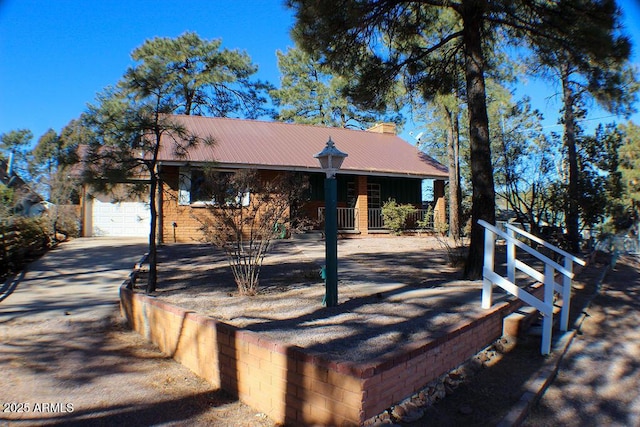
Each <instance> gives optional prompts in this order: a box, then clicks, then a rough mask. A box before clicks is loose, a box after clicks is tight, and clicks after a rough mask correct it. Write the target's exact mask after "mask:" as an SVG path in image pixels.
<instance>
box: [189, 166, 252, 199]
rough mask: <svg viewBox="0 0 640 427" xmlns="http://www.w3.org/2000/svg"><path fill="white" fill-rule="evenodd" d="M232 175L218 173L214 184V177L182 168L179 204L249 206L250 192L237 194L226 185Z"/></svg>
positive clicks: (230, 173) (195, 170) (229, 173)
mask: <svg viewBox="0 0 640 427" xmlns="http://www.w3.org/2000/svg"><path fill="white" fill-rule="evenodd" d="M232 174H233V173H232V172H218V173H217V174H215V179H216V182H212V181H211V179H213V176H208V175H207V174H206V173H205V172H204V171H202V170H200V169H187V168H180V178H179V187H180V188H179V191H178V204H180V205H192V206H206V205H223V204H224V205H227V206H232V205H240V206H249V200H250V192H249V190H246V191H241V192H239V193H237V192H236V191H234V190H231V189H230V188H229V187H228V186H227V185H225V183H227V182H228V181H229V179H230V178H231V176H232Z"/></svg>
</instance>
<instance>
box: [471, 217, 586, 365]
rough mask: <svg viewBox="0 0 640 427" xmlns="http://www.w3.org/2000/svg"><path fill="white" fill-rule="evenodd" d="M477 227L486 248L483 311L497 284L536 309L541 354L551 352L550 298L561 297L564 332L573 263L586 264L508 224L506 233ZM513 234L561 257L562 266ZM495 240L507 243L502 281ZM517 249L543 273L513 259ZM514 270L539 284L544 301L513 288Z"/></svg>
mask: <svg viewBox="0 0 640 427" xmlns="http://www.w3.org/2000/svg"><path fill="white" fill-rule="evenodd" d="M478 224H479V225H481V226H483V227H484V229H485V242H484V245H485V248H484V267H483V270H482V271H483V273H482V275H483V283H482V308H485V309H487V308H490V307H491V305H492V287H493V284H496V285H498V286H500V287H501V288H503V289H504V290H506V291H507V292H509V293H511V294H512V295H514V296H516V297H517V298H519V299H521V300H522V301H524V302H525V303H526V304H528V305H531V306H532V307H535V308H536V309H537V310H538V311H540V313H542V315H543V324H542V346H541V352H542V354H549V353H550V352H551V332H552V328H553V295H554V292H558V293H559V294H560V295H561V296H562V310H561V314H560V316H561V317H560V318H561V322H560V329H561V330H563V331H566V330H567V328H568V323H569V308H570V300H571V279H573V277H574V273H573V263H574V262H575V263H578V264H581V265H585V262H584V261H583V260H581V259H579V258H577V257H575V256H574V255H571V254H569V253H568V252H565V251H563V250H562V249H560V248H557V247H555V246H553V245H551V244H550V243H548V242H546V241H544V240H542V239H540V238H538V237H536V236H533V235H532V234H530V233H527V232H526V231H524V230H521V229H519V228H517V227H514V226H513V225H510V224H505V226H506V229H507V232H504V231H502V230H500V229H498V228H497V227H495V226H493V225H491V224H489V223H488V222H486V221H483V220H479V221H478ZM515 233H519V234H521V235H523V236H525V237H527V238H529V239H530V240H532V241H535V242H536V243H539V244H541V245H543V246H545V247H546V248H548V249H551V250H552V251H554V252H556V253H558V254H560V255H562V256H563V257H564V266H562V265H560V264H558V263H557V262H555V261H553V260H552V259H550V258H549V257H547V256H545V255H543V254H541V253H540V252H538V251H537V250H535V249H533V248H531V247H530V246H528V245H526V244H525V243H523V242H521V241H520V240H518V239H516V237H515ZM496 236H498V237H500V238H501V239H504V240H505V241H506V243H507V278H504V277H502V276H500V275H499V274H497V273H496V272H495V240H496ZM516 248H519V249H522V250H524V251H525V252H527V253H529V254H530V255H532V256H534V257H535V258H537V259H538V260H540V261H541V262H543V263H544V273H541V272H539V271H537V270H535V269H534V268H532V267H531V266H529V265H527V264H525V263H524V262H522V261H520V260H518V259H517V258H516ZM516 269H518V270H520V271H522V272H523V273H525V274H527V275H529V276H530V277H532V278H534V279H535V280H537V281H539V282H542V284H543V287H544V289H543V291H544V297H543V300H542V301H541V300H539V299H538V298H536V297H535V296H533V295H532V294H530V293H528V292H527V291H525V290H524V289H521V288H519V287H518V286H517V285H516V283H515V282H516V275H515V271H516ZM556 272H558V273H560V274H562V276H563V280H562V284H561V285H559V284H558V283H556V281H555V274H556Z"/></svg>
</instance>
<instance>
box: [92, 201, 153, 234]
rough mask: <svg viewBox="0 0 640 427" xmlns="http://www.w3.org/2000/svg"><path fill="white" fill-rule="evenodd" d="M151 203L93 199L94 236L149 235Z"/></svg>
mask: <svg viewBox="0 0 640 427" xmlns="http://www.w3.org/2000/svg"><path fill="white" fill-rule="evenodd" d="M150 218H151V216H150V213H149V205H148V204H146V203H144V202H121V203H109V202H101V201H100V200H98V199H97V198H96V199H93V230H92V235H93V236H113V237H145V236H147V237H148V236H149V222H150Z"/></svg>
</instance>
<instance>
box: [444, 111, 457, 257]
mask: <svg viewBox="0 0 640 427" xmlns="http://www.w3.org/2000/svg"><path fill="white" fill-rule="evenodd" d="M445 112H446V116H447V121H448V129H447V153H448V156H449V237H451V238H452V239H453V241H454V242H455V245H456V247H457V246H460V200H461V194H460V193H461V190H460V156H459V149H460V128H459V122H458V113H457V111H450V110H449V108H447V107H445Z"/></svg>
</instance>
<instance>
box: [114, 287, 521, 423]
mask: <svg viewBox="0 0 640 427" xmlns="http://www.w3.org/2000/svg"><path fill="white" fill-rule="evenodd" d="M120 302H121V310H122V313H123V315H124V316H125V317H126V318H127V320H128V322H129V324H130V325H131V327H132V328H133V329H134V330H136V331H137V332H138V333H140V334H141V335H143V336H144V337H145V338H147V339H148V340H149V341H151V342H153V343H155V344H156V345H158V347H160V349H161V351H163V352H164V353H166V354H168V355H170V356H171V357H173V358H174V359H175V360H177V361H178V362H180V363H182V364H183V365H184V366H186V367H188V368H189V369H191V370H192V371H193V372H195V373H196V374H197V375H199V376H200V377H202V378H204V379H206V380H207V381H209V382H210V383H211V384H212V385H213V386H215V387H219V388H221V389H223V390H225V391H227V392H229V393H231V394H232V395H234V396H237V397H238V398H239V399H240V400H241V401H243V402H244V403H246V404H248V405H249V406H251V407H253V408H255V409H256V410H258V411H261V412H264V413H265V414H267V415H268V416H269V417H270V418H272V419H273V420H274V421H276V422H280V423H286V425H313V424H316V425H336V426H343V425H347V426H350V425H361V424H362V423H363V422H364V421H365V420H367V419H369V418H371V417H373V416H375V415H377V414H379V413H380V412H382V411H384V410H385V409H387V408H389V407H390V406H392V405H394V404H396V403H398V402H400V401H401V400H403V399H404V398H406V397H408V396H410V395H412V394H413V393H415V392H416V391H418V390H420V389H422V388H423V387H424V386H425V385H426V384H427V383H429V382H430V381H432V380H433V379H435V378H437V377H439V376H440V375H442V374H444V373H446V372H448V371H450V370H451V369H453V368H455V367H457V366H459V365H460V364H462V363H463V362H464V361H465V360H467V359H469V358H470V357H471V356H473V355H474V354H476V353H477V352H478V351H480V350H482V349H483V348H485V347H487V346H488V345H490V344H491V343H492V342H493V341H495V340H496V339H498V338H499V337H500V336H501V335H502V320H503V318H504V317H505V316H506V315H508V314H509V313H511V312H513V311H515V310H516V309H518V308H519V307H521V306H522V304H521V303H520V302H518V301H515V302H511V303H500V304H496V305H495V306H494V307H493V308H491V309H490V310H487V311H485V312H483V316H482V317H480V318H478V319H475V320H473V321H471V322H470V323H466V324H461V325H458V326H457V327H454V328H450V329H449V330H448V331H445V332H444V333H443V334H442V335H441V336H440V337H438V338H436V339H434V340H431V341H428V342H413V343H409V344H407V345H406V346H403V347H402V348H400V349H398V350H397V351H396V352H395V353H393V354H389V355H386V356H385V357H384V358H382V359H379V360H375V361H371V362H365V363H351V362H335V361H331V360H327V359H324V358H323V357H320V356H317V355H312V354H309V353H307V352H305V350H304V349H302V348H300V347H296V346H288V345H285V344H282V343H278V342H274V341H271V340H269V339H268V338H266V337H265V336H263V335H261V334H259V333H255V332H250V331H245V330H242V329H238V328H236V327H233V326H230V325H228V324H225V323H222V322H220V321H218V320H215V319H213V318H211V317H208V316H203V315H200V314H197V313H194V312H191V311H187V310H184V309H182V308H180V307H176V306H174V305H171V304H168V303H166V302H164V301H161V300H158V299H156V298H154V297H150V296H147V295H144V294H141V293H136V292H133V291H132V290H130V289H127V288H126V286H124V285H123V286H122V287H121V288H120ZM478 304H480V299H478Z"/></svg>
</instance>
